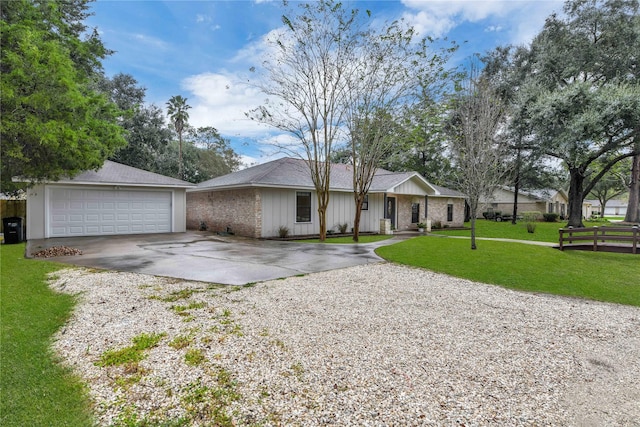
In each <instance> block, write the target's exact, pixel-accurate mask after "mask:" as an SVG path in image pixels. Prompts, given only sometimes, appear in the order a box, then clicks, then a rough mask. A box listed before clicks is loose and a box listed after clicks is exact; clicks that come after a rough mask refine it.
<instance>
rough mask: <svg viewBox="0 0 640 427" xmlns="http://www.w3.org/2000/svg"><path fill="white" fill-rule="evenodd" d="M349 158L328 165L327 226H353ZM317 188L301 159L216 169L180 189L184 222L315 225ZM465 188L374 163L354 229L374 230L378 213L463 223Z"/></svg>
mask: <svg viewBox="0 0 640 427" xmlns="http://www.w3.org/2000/svg"><path fill="white" fill-rule="evenodd" d="M352 173H353V170H352V166H351V165H345V164H332V165H331V181H330V182H331V185H330V199H329V206H328V208H327V228H329V229H331V228H333V229H336V228H337V226H338V225H339V224H345V223H347V224H348V229H350V228H351V227H352V226H353V218H354V215H355V202H354V197H353V175H352ZM317 203H318V202H317V198H316V192H315V190H314V185H313V182H312V180H311V173H310V171H309V167H308V164H307V162H306V161H304V160H302V159H294V158H281V159H277V160H274V161H271V162H268V163H263V164H260V165H257V166H253V167H250V168H247V169H244V170H241V171H238V172H234V173H231V174H228V175H224V176H221V177H217V178H214V179H211V180H209V181H205V182H202V183H200V184H198V186H197V187H196V188H190V189H188V190H187V228H188V229H199V228H201V227H204V226H206V227H207V228H208V229H210V230H213V231H217V232H223V231H227V232H233V233H234V234H237V235H240V236H247V237H254V238H262V237H273V236H278V235H279V229H280V228H281V227H286V228H287V229H288V230H289V235H313V234H318V233H319V232H320V227H319V220H318V211H317V210H318V206H317ZM464 214H465V196H464V195H463V194H461V193H459V192H457V191H453V190H449V189H446V188H443V187H439V186H436V185H433V184H430V183H429V182H427V181H426V180H425V179H424V178H423V177H422V176H420V175H419V174H418V173H416V172H390V171H386V170H383V169H378V170H377V172H376V174H375V177H374V180H373V183H372V185H371V188H370V190H369V192H368V194H367V200H366V202H365V204H364V206H363V209H362V216H361V223H360V231H362V232H379V231H380V220H381V219H383V218H386V219H389V220H390V222H391V227H392V228H395V229H396V230H409V229H416V228H417V224H418V223H419V222H425V220H427V219H429V220H431V221H432V224H435V223H436V222H439V223H440V224H441V225H442V226H451V227H456V226H462V225H463V224H464Z"/></svg>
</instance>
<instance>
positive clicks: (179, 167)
mask: <svg viewBox="0 0 640 427" xmlns="http://www.w3.org/2000/svg"><path fill="white" fill-rule="evenodd" d="M178 179H184V176H182V132H178Z"/></svg>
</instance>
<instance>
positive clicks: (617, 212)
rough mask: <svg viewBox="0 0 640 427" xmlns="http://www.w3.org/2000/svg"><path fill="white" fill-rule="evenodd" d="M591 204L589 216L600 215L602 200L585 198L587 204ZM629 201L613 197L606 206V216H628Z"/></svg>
mask: <svg viewBox="0 0 640 427" xmlns="http://www.w3.org/2000/svg"><path fill="white" fill-rule="evenodd" d="M587 203H588V204H589V205H590V209H589V211H588V213H589V214H588V215H586V217H587V218H590V217H591V216H596V215H597V216H599V215H600V212H601V211H602V209H601V208H600V201H598V200H585V204H587ZM627 206H628V202H626V201H624V200H619V199H611V200H609V201H608V202H607V204H606V205H605V207H604V216H626V215H627Z"/></svg>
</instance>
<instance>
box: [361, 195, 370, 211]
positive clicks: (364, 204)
mask: <svg viewBox="0 0 640 427" xmlns="http://www.w3.org/2000/svg"><path fill="white" fill-rule="evenodd" d="M362 210H363V211H368V210H369V195H368V194H365V195H364V201H363V202H362Z"/></svg>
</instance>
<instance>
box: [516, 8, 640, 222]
mask: <svg viewBox="0 0 640 427" xmlns="http://www.w3.org/2000/svg"><path fill="white" fill-rule="evenodd" d="M565 12H566V15H567V17H566V18H559V17H558V16H556V15H552V16H551V17H549V18H548V19H547V21H546V23H545V26H544V28H543V30H542V31H541V33H540V34H539V35H538V36H537V37H536V38H535V39H534V40H533V42H532V44H531V46H530V47H529V48H528V49H524V50H523V52H522V59H521V61H520V62H519V64H520V67H521V73H520V75H522V76H525V77H524V82H523V83H522V85H521V86H520V88H519V91H518V97H519V101H518V103H517V104H518V105H519V106H520V110H519V112H518V115H519V117H522V118H523V119H524V120H526V121H527V124H528V126H529V130H530V132H531V134H530V136H531V138H532V147H535V148H536V149H538V150H539V151H540V152H541V153H543V154H545V155H547V156H551V157H555V158H557V159H560V160H562V161H563V163H564V164H565V165H566V167H567V169H568V172H569V175H570V183H569V221H568V225H570V226H581V225H582V202H583V199H584V196H585V195H586V194H588V193H589V191H591V189H592V188H593V186H595V185H596V183H597V182H598V181H599V180H600V179H601V178H602V177H603V176H604V175H605V174H606V173H607V171H608V170H609V169H610V168H611V167H613V165H614V164H615V163H617V162H618V161H620V160H622V159H624V158H626V157H630V156H633V155H635V154H637V148H638V146H637V145H636V146H634V135H635V134H637V129H638V123H639V121H640V117H639V115H640V85H639V84H638V67H637V52H638V51H640V37H639V35H640V32H639V31H638V19H637V14H638V1H637V0H606V1H601V0H573V1H568V2H567V3H566V4H565ZM614 153H616V154H617V155H612V154H614ZM603 159H607V162H606V163H605V164H603V167H602V169H601V170H600V172H599V173H597V174H593V175H589V170H590V166H591V165H592V164H593V163H594V162H596V161H600V160H603Z"/></svg>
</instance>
